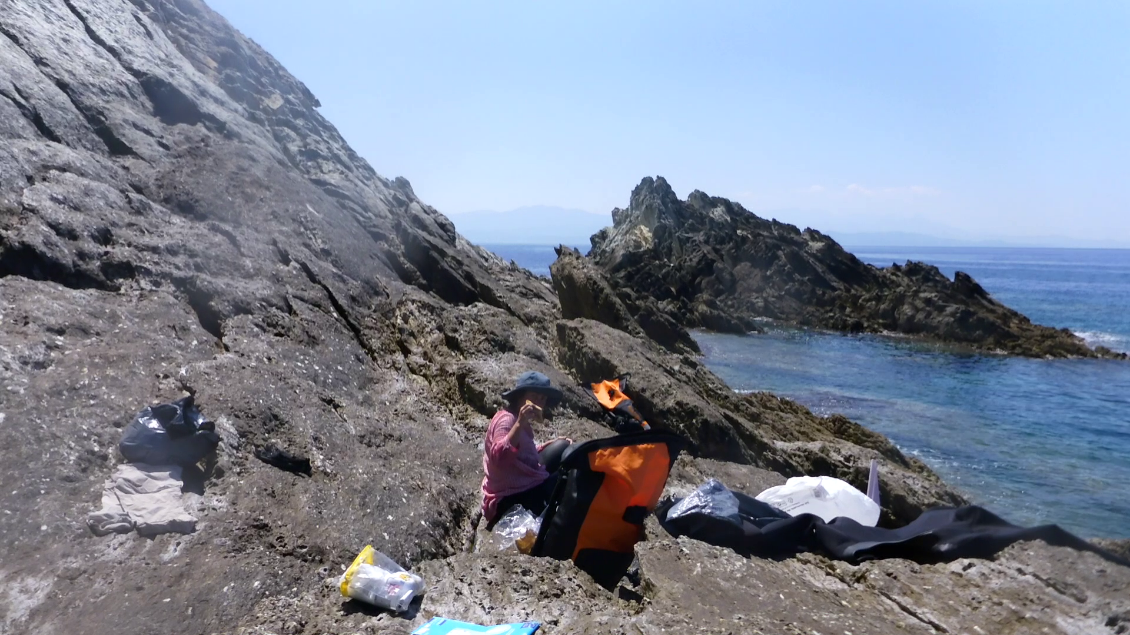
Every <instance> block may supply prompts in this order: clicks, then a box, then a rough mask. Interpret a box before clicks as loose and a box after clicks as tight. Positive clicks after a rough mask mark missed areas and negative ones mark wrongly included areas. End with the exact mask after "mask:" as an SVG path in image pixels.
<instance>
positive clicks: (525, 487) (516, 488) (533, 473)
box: [483, 371, 570, 528]
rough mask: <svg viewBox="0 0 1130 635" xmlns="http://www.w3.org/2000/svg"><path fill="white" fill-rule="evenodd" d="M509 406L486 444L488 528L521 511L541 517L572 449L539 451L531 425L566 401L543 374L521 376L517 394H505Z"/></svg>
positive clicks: (555, 446)
mask: <svg viewBox="0 0 1130 635" xmlns="http://www.w3.org/2000/svg"><path fill="white" fill-rule="evenodd" d="M502 397H503V398H504V399H506V401H507V405H506V407H505V408H503V409H502V410H499V411H498V412H497V413H495V415H494V418H493V419H491V422H490V426H489V427H488V428H487V434H486V439H485V440H484V442H483V472H484V473H485V476H484V477H483V517H484V518H485V519H486V520H487V523H488V525H487V527H488V528H491V527H494V523H495V522H496V521H497V520H498V519H499V518H501V517H502V516H503V515H505V514H506V512H507V511H509V510H510V508H511V507H513V506H515V505H521V506H522V507H525V508H526V509H528V510H529V511H530V512H531V513H533V514H534V515H535V516H540V515H541V513H542V512H543V511H545V508H546V506H547V505H548V504H549V499H550V497H552V496H553V489H554V487H555V486H556V485H557V476H556V474H554V473H555V472H556V471H557V467H558V466H559V465H560V464H561V458H562V457H563V456H564V454H565V450H566V449H567V448H568V447H569V444H570V441H569V440H568V439H557V440H555V441H552V442H550V443H543V444H541V445H538V444H537V443H536V442H535V441H534V431H533V428H532V427H531V424H532V423H534V422H538V421H541V419H542V416H543V415H544V413H545V411H546V410H548V409H549V408H552V407H554V406H555V405H557V404H558V403H559V402H560V401H561V391H560V390H558V389H557V388H555V387H554V386H553V384H552V383H551V382H550V381H549V378H548V377H546V376H545V375H543V374H542V373H539V372H536V371H529V372H525V373H522V375H521V376H519V377H518V381H517V383H516V384H515V386H514V388H512V389H510V390H508V391H506V392H504V393H502Z"/></svg>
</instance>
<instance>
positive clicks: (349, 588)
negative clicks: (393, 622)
mask: <svg viewBox="0 0 1130 635" xmlns="http://www.w3.org/2000/svg"><path fill="white" fill-rule="evenodd" d="M339 586H340V587H341V594H342V595H344V596H345V597H347V598H353V599H354V600H360V601H362V602H366V603H368V604H372V605H373V606H378V607H380V608H383V609H388V610H390V611H393V612H395V613H403V612H404V611H406V610H408V605H409V604H411V603H412V600H413V599H414V598H415V597H416V595H418V594H419V593H420V592H421V591H423V590H424V580H423V578H421V577H420V576H418V575H414V574H411V573H408V572H407V571H405V570H404V568H403V567H401V566H400V565H398V564H396V562H394V561H393V560H392V558H389V557H388V556H386V555H384V554H383V553H381V552H379V551H377V550H375V549H373V547H372V546H371V545H366V546H365V548H364V549H362V550H361V553H359V554H358V555H357V557H356V558H355V559H354V560H353V564H351V565H350V566H349V568H348V569H346V571H345V573H344V574H343V575H342V576H341V580H340V581H339Z"/></svg>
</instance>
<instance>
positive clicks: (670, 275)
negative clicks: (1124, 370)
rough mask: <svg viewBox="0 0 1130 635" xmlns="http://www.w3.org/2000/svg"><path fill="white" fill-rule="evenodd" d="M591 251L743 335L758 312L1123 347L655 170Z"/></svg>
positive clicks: (1083, 350) (1053, 344)
mask: <svg viewBox="0 0 1130 635" xmlns="http://www.w3.org/2000/svg"><path fill="white" fill-rule="evenodd" d="M612 219H613V226H612V227H610V228H605V229H603V230H601V231H600V232H599V233H597V234H596V235H594V236H593V237H592V251H591V253H590V255H589V256H590V258H591V259H592V260H593V261H594V262H595V263H596V264H597V265H599V267H600V268H601V269H603V270H604V271H605V272H607V273H608V274H609V276H610V280H609V281H610V283H611V284H612V285H614V286H615V287H616V288H618V289H621V288H622V289H630V290H631V291H632V292H634V294H635V295H637V296H642V297H647V298H651V299H653V300H654V302H656V303H657V305H658V306H659V307H661V308H662V309H664V310H665V312H666V313H667V315H669V316H672V317H673V318H674V319H676V320H678V321H679V322H680V323H681V324H682V325H683V326H685V327H689V328H703V329H708V330H714V331H723V332H736V333H743V332H746V331H748V330H752V329H755V328H756V320H757V318H770V319H774V320H780V321H784V322H790V323H793V324H797V325H801V326H809V327H817V328H826V329H833V330H837V331H847V332H852V333H859V332H871V333H883V332H897V333H905V334H908V335H915V336H921V337H925V338H929V339H933V340H938V341H942V342H951V343H956V344H961V345H965V346H971V347H974V348H976V349H978V350H982V351H989V352H1005V353H1010V354H1016V355H1026V356H1031V357H1117V358H1123V359H1125V358H1126V355H1124V354H1121V353H1115V352H1113V351H1111V350H1109V349H1107V348H1105V347H1097V348H1093V349H1092V348H1090V347H1088V346H1087V344H1086V343H1085V342H1084V341H1083V340H1082V338H1080V337H1078V336H1077V335H1075V334H1073V333H1071V332H1070V331H1069V330H1067V329H1058V330H1057V329H1053V328H1049V327H1046V326H1040V325H1038V324H1033V323H1032V322H1031V321H1030V320H1029V319H1028V318H1026V317H1024V316H1023V315H1021V314H1020V313H1017V312H1016V311H1014V310H1012V309H1010V308H1008V307H1006V306H1004V305H1003V304H1001V303H1000V302H997V301H996V300H995V299H993V298H992V296H990V295H989V294H988V293H987V292H986V291H985V290H984V289H983V288H982V287H981V286H980V285H979V284H977V282H976V281H974V280H973V278H971V277H969V276H968V275H967V274H965V273H962V272H957V273H956V274H955V276H954V279H953V280H950V279H948V278H947V277H946V276H945V275H944V274H942V272H940V271H939V270H938V269H937V267H934V266H932V265H927V264H924V263H921V262H907V263H906V264H905V265H898V264H895V265H892V266H890V267H885V268H877V267H874V266H872V265H868V264H865V263H863V262H861V261H860V260H859V259H858V258H856V257H855V256H853V255H852V254H850V253H848V252H847V251H845V250H844V249H843V248H842V247H840V245H839V244H837V243H836V241H834V240H832V239H831V238H829V237H828V236H826V235H824V234H821V233H820V232H819V231H816V230H814V229H805V230H804V231H800V230H799V229H797V228H796V227H795V226H793V225H788V224H785V223H781V222H777V221H775V220H765V219H763V218H760V217H758V216H756V215H754V214H752V213H751V212H749V211H747V210H746V209H744V208H743V207H742V206H741V205H739V204H737V203H734V202H731V201H729V200H726V199H724V198H718V197H712V196H708V195H706V194H704V193H703V192H700V191H697V190H696V191H694V192H692V193H691V194H690V196H688V197H687V200H686V201H680V200H679V199H678V197H677V196H676V195H675V193H674V191H673V190H672V189H671V187H670V185H668V183H667V181H665V180H664V179H663V178H662V177H659V178H656V179H652V178H650V177H648V178H645V179H644V180H643V181H642V182H641V183H640V184H639V185H638V186H637V187H636V188H635V189H634V190H633V191H632V198H631V203H630V204H629V206H628V208H627V209H616V210H613V212H612Z"/></svg>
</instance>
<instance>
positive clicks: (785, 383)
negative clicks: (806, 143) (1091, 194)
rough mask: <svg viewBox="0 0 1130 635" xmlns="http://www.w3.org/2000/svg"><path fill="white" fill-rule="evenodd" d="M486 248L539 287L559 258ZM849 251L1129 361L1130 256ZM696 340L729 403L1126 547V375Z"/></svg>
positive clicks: (1009, 512) (827, 344) (1102, 369)
mask: <svg viewBox="0 0 1130 635" xmlns="http://www.w3.org/2000/svg"><path fill="white" fill-rule="evenodd" d="M487 248H488V249H490V250H492V251H494V252H495V253H497V254H499V255H500V256H502V257H503V258H505V259H507V260H513V261H515V262H517V263H518V264H519V265H521V266H523V267H525V268H527V269H529V270H530V271H532V272H534V273H536V274H539V275H543V276H548V275H549V265H550V264H551V263H552V262H553V260H554V259H555V255H554V252H553V248H552V247H550V246H540V245H488V246H487ZM578 248H580V249H581V251H582V252H584V251H585V250H586V248H585V247H578ZM850 251H852V252H853V253H854V254H855V255H856V256H857V257H859V258H860V259H861V260H863V261H864V262H867V263H870V264H873V265H876V266H888V265H890V264H892V263H905V262H906V261H907V260H919V261H923V262H927V263H930V264H933V265H936V266H937V267H938V268H939V269H941V270H942V272H944V273H945V274H946V275H947V276H950V277H952V276H953V274H954V272H955V271H964V272H966V273H968V274H969V275H971V276H973V278H974V279H976V280H977V281H978V282H979V283H980V284H981V286H983V287H984V288H985V289H986V290H987V291H988V292H989V293H991V294H992V295H993V297H995V298H996V299H998V300H999V301H1001V302H1003V303H1004V304H1006V305H1008V306H1010V307H1012V308H1014V309H1016V310H1018V311H1020V312H1021V313H1023V314H1025V315H1027V316H1028V317H1029V318H1031V319H1032V320H1033V321H1034V322H1037V323H1039V324H1046V325H1049V326H1054V327H1057V328H1058V327H1066V328H1069V329H1071V330H1072V331H1074V332H1075V333H1077V334H1078V335H1080V336H1081V337H1083V338H1084V339H1085V340H1087V341H1088V342H1089V343H1091V344H1092V345H1103V346H1107V347H1109V348H1111V349H1115V350H1120V351H1126V352H1130V250H1101V249H1035V248H1033V249H1028V248H973V247H969V248H966V247H960V248H957V247H955V248H948V247H905V248H899V247H875V248H869V247H855V248H850ZM694 337H695V339H696V340H697V341H698V342H699V344H700V345H701V347H702V349H703V354H704V355H703V356H704V360H703V361H704V362H705V363H706V365H707V366H708V367H709V368H710V369H711V370H712V371H714V372H715V373H716V374H717V375H719V376H720V377H721V378H722V379H723V380H725V381H726V382H727V383H728V384H729V385H730V386H731V387H732V388H733V389H735V390H738V391H760V390H763V391H769V392H773V393H776V394H778V395H782V396H786V397H789V398H791V399H794V400H795V401H798V402H800V403H802V404H804V405H806V406H808V407H809V408H810V409H812V410H813V411H814V412H816V413H818V414H822V415H828V414H832V413H842V414H844V415H846V416H848V417H849V418H851V419H852V420H854V421H857V422H859V423H861V424H863V425H865V426H867V427H869V428H871V429H873V430H876V431H878V432H881V433H883V434H884V435H886V436H887V437H889V438H890V439H891V440H892V441H893V442H894V443H895V444H896V445H898V447H899V448H900V449H901V450H902V451H903V452H904V453H907V454H909V455H913V456H916V457H918V458H920V459H921V460H923V461H924V462H925V463H926V464H927V465H929V466H930V467H931V468H933V469H934V470H935V471H936V472H937V473H938V474H940V475H941V476H942V478H944V479H945V480H946V482H948V483H950V484H951V485H953V486H955V487H956V488H958V489H959V490H961V491H962V492H963V493H964V494H965V495H966V496H967V497H968V498H969V499H970V500H972V501H973V502H975V503H977V504H979V505H983V506H985V507H986V508H988V509H990V510H992V511H994V512H995V513H997V514H999V515H1001V516H1002V517H1004V518H1005V519H1006V520H1008V521H1010V522H1013V523H1017V524H1021V525H1039V524H1048V523H1054V524H1058V525H1060V526H1062V527H1064V528H1066V529H1068V530H1070V531H1072V532H1074V533H1076V534H1079V535H1081V536H1084V537H1108V538H1130V362H1123V361H1113V360H1083V359H1071V360H1043V359H1025V358H1016V357H1007V356H1001V355H989V354H976V353H971V352H968V351H963V350H957V349H953V348H950V347H946V346H942V345H936V344H930V343H925V342H921V341H917V340H914V339H910V338H906V337H898V336H884V335H845V334H840V333H834V332H828V331H820V330H811V329H798V328H792V327H787V326H781V325H776V324H773V323H766V324H765V332H764V333H758V334H750V335H744V336H743V335H722V334H717V333H702V332H699V333H694Z"/></svg>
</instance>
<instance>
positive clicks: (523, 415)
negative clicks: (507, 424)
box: [518, 401, 544, 426]
mask: <svg viewBox="0 0 1130 635" xmlns="http://www.w3.org/2000/svg"><path fill="white" fill-rule="evenodd" d="M543 414H544V413H543V411H542V408H541V406H539V405H537V404H536V403H534V402H532V401H527V402H526V404H525V405H524V406H522V408H521V409H520V410H518V423H519V424H520V425H526V426H528V425H530V424H531V423H533V422H535V421H541V419H542V415H543Z"/></svg>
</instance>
